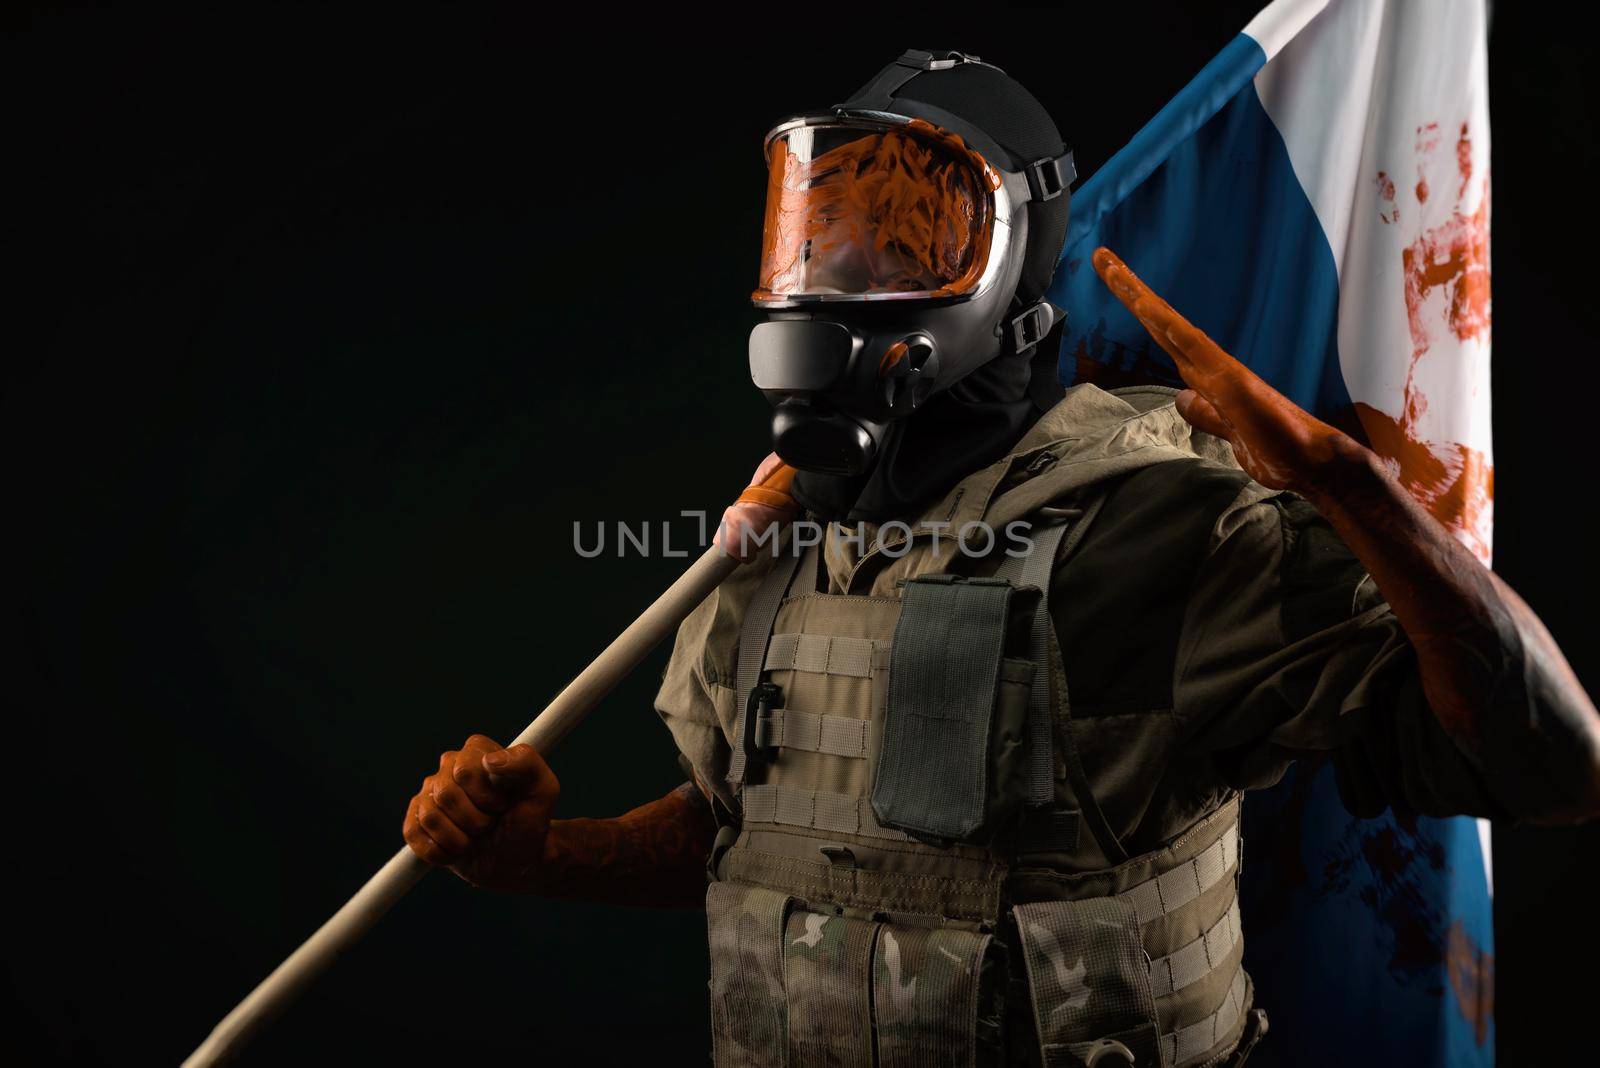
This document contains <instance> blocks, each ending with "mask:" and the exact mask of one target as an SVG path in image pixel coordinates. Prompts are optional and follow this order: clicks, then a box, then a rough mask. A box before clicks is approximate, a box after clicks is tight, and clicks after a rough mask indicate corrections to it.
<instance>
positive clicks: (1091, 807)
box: [996, 494, 1128, 864]
mask: <svg viewBox="0 0 1600 1068" xmlns="http://www.w3.org/2000/svg"><path fill="white" fill-rule="evenodd" d="M1104 503H1105V495H1104V494H1101V495H1100V496H1097V497H1095V498H1094V500H1092V501H1090V502H1089V504H1088V506H1087V507H1085V508H1084V509H1083V512H1082V514H1081V515H1079V516H1078V517H1077V518H1076V519H1073V518H1070V517H1069V518H1066V519H1065V520H1063V521H1060V522H1056V523H1055V524H1053V525H1052V526H1050V527H1047V528H1046V529H1045V530H1044V531H1043V532H1042V533H1040V534H1039V535H1038V536H1037V537H1036V538H1035V539H1034V547H1033V551H1032V552H1031V553H1028V554H1027V555H1026V556H1020V557H1016V556H1008V557H1006V559H1005V560H1004V561H1002V562H1001V565H1000V569H999V570H998V571H997V572H996V577H998V578H1004V579H1009V580H1010V581H1011V582H1012V583H1013V584H1015V585H1018V586H1036V587H1038V589H1039V606H1038V609H1037V610H1036V611H1035V613H1034V617H1033V630H1032V648H1031V650H1030V653H1031V656H1032V658H1033V662H1034V665H1035V670H1034V676H1033V691H1032V693H1031V694H1030V700H1029V705H1028V743H1029V755H1028V804H1029V805H1030V806H1031V807H1034V808H1042V807H1044V806H1047V805H1049V804H1050V803H1051V802H1052V801H1053V800H1054V797H1055V774H1054V772H1055V769H1054V765H1053V762H1052V760H1051V738H1052V734H1053V731H1052V725H1053V724H1052V720H1053V716H1052V715H1051V708H1050V661H1051V658H1050V633H1051V626H1050V580H1051V577H1052V576H1053V574H1054V572H1055V569H1056V567H1057V565H1058V564H1059V562H1060V561H1061V560H1065V559H1066V558H1067V557H1069V556H1071V555H1072V552H1073V550H1074V549H1076V548H1077V547H1078V545H1079V544H1080V543H1081V542H1082V541H1083V537H1084V535H1085V534H1086V533H1088V530H1089V526H1090V524H1091V523H1093V522H1094V519H1095V517H1096V516H1097V515H1099V514H1100V507H1101V505H1102V504H1104ZM1058 696H1059V702H1058V703H1059V705H1060V708H1061V716H1062V718H1063V719H1064V720H1065V721H1066V723H1064V724H1063V729H1062V732H1061V737H1062V758H1063V763H1064V764H1065V766H1066V772H1067V781H1068V782H1069V783H1070V784H1071V786H1072V792H1073V794H1074V795H1075V796H1076V797H1077V799H1078V805H1079V807H1080V808H1081V809H1082V811H1083V817H1084V820H1085V821H1086V822H1087V823H1088V824H1089V830H1090V832H1091V833H1093V835H1094V837H1095V841H1096V842H1098V843H1099V845H1100V849H1101V851H1102V852H1104V853H1105V855H1106V857H1107V859H1109V860H1111V861H1112V862H1113V863H1117V864H1120V863H1121V862H1122V861H1124V860H1127V859H1128V853H1127V850H1126V849H1124V848H1123V846H1122V843H1121V842H1120V841H1119V840H1118V839H1117V836H1116V832H1115V831H1113V830H1112V829H1111V822H1110V821H1109V820H1107V819H1106V816H1105V813H1104V812H1103V811H1102V810H1101V808H1100V804H1099V802H1097V801H1096V800H1095V798H1094V794H1093V792H1092V791H1091V790H1090V788H1089V776H1088V774H1087V773H1086V772H1085V771H1084V768H1083V760H1082V758H1081V757H1080V756H1079V755H1078V747H1077V745H1076V744H1075V742H1074V739H1073V735H1072V729H1071V720H1072V702H1071V698H1070V695H1069V693H1068V690H1067V683H1066V679H1065V677H1063V678H1062V680H1061V693H1060V694H1059V695H1058Z"/></svg>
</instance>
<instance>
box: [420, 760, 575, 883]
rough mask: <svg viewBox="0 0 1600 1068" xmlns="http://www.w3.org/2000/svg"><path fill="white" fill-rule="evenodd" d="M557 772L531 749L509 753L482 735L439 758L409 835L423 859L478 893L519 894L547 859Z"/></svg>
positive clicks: (557, 789)
mask: <svg viewBox="0 0 1600 1068" xmlns="http://www.w3.org/2000/svg"><path fill="white" fill-rule="evenodd" d="M560 796H561V784H560V782H559V781H557V779H556V776H555V772H553V771H551V770H550V766H549V765H548V764H546V763H545V762H544V758H543V757H541V756H540V755H539V754H538V752H537V751H535V750H534V748H533V746H531V745H514V746H512V747H511V748H510V749H503V748H501V747H500V745H499V744H498V743H496V742H494V741H493V740H492V739H490V738H487V737H485V736H484V735H481V734H474V735H473V736H472V737H471V738H468V739H467V740H466V743H465V744H464V745H462V747H461V748H460V749H459V750H451V751H450V752H448V753H445V754H444V755H443V756H441V757H440V758H439V770H438V771H436V772H434V773H433V774H432V775H429V776H428V777H427V778H426V779H423V780H422V789H421V790H419V791H418V792H417V795H416V796H415V797H413V798H412V799H411V804H410V805H409V806H408V807H407V808H406V818H405V824H404V826H403V831H402V833H403V834H404V835H405V840H406V844H407V845H409V846H410V847H411V850H412V852H414V853H416V854H417V856H419V857H421V858H422V859H423V860H425V861H427V862H428V863H429V864H433V865H435V866H438V867H448V868H449V869H450V870H451V871H454V872H455V873H456V874H457V875H459V876H461V877H462V878H463V879H465V880H467V881H468V882H470V883H472V884H474V885H476V886H489V887H500V888H506V889H511V888H514V887H518V886H521V885H523V884H525V883H526V882H527V881H528V878H529V875H530V873H531V872H532V871H533V870H534V869H536V868H537V867H538V866H539V863H540V861H541V860H542V859H543V857H544V848H545V838H546V836H547V835H548V834H549V831H550V812H551V810H552V809H554V808H555V804H556V799H557V798H558V797H560Z"/></svg>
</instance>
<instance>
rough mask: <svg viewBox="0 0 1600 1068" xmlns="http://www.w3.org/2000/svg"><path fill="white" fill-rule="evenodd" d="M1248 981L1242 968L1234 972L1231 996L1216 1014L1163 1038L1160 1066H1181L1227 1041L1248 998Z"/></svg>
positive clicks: (1229, 993)
mask: <svg viewBox="0 0 1600 1068" xmlns="http://www.w3.org/2000/svg"><path fill="white" fill-rule="evenodd" d="M1249 982H1250V981H1249V979H1248V978H1246V976H1245V974H1244V969H1243V968H1237V969H1235V970H1234V973H1233V982H1232V983H1230V984H1229V986H1228V996H1227V997H1226V998H1224V999H1223V1002H1222V1005H1221V1006H1220V1007H1219V1008H1218V1009H1217V1011H1216V1012H1214V1013H1212V1014H1211V1015H1210V1016H1207V1017H1206V1018H1205V1019H1203V1020H1201V1021H1199V1022H1198V1023H1192V1024H1190V1025H1189V1026H1188V1027H1180V1028H1179V1029H1178V1030H1176V1031H1169V1032H1168V1033H1166V1034H1164V1035H1162V1036H1161V1063H1162V1064H1178V1063H1180V1062H1182V1061H1186V1060H1190V1059H1192V1058H1195V1057H1198V1056H1200V1055H1201V1054H1202V1053H1204V1052H1206V1051H1207V1050H1209V1049H1210V1048H1211V1047H1213V1046H1215V1045H1216V1044H1217V1043H1219V1042H1221V1041H1222V1040H1223V1039H1225V1038H1227V1037H1228V1035H1229V1034H1231V1033H1232V1032H1233V1029H1234V1027H1236V1026H1237V1025H1238V1023H1239V1017H1240V1015H1241V1014H1242V1013H1243V1012H1244V1006H1245V999H1246V996H1247V995H1248V994H1249V992H1250V991H1249Z"/></svg>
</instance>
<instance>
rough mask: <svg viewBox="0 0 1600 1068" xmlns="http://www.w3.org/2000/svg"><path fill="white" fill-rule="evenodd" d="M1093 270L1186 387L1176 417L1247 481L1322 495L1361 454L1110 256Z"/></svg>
mask: <svg viewBox="0 0 1600 1068" xmlns="http://www.w3.org/2000/svg"><path fill="white" fill-rule="evenodd" d="M1094 269H1095V272H1096V273H1097V274H1099V275H1100V278H1101V280H1102V281H1104V282H1105V284H1106V285H1107V286H1109V287H1110V289H1111V292H1112V293H1114V294H1116V297H1117V299H1118V300H1120V301H1122V303H1123V304H1125V305H1126V306H1127V308H1128V310H1129V311H1130V312H1132V313H1133V315H1134V318H1136V319H1138V320H1139V322H1140V324H1141V325H1143V326H1144V328H1145V329H1146V330H1148V331H1149V332H1150V336H1151V337H1153V338H1154V339H1155V341H1156V344H1158V345H1160V346H1161V347H1162V348H1163V349H1165V350H1166V352H1167V354H1168V355H1170V356H1171V357H1172V359H1173V361H1174V362H1175V363H1176V364H1177V365H1178V373H1179V374H1180V375H1182V376H1183V381H1184V384H1185V385H1187V386H1188V387H1189V388H1188V389H1186V390H1184V391H1183V392H1182V393H1179V394H1178V411H1179V412H1180V413H1181V414H1182V415H1183V417H1184V418H1185V419H1187V420H1188V421H1189V422H1190V423H1191V424H1192V425H1194V426H1195V427H1198V428H1199V429H1200V430H1203V431H1205V432H1206V433H1208V434H1215V435H1216V436H1217V437H1219V438H1224V439H1226V440H1227V441H1228V442H1229V443H1230V444H1231V445H1232V446H1233V453H1234V456H1235V457H1237V459H1238V461H1239V466H1240V467H1243V468H1244V470H1245V472H1246V473H1247V474H1248V475H1249V476H1250V477H1251V478H1253V479H1255V480H1256V481H1257V482H1259V483H1261V484H1262V485H1263V486H1270V487H1272V488H1273V489H1289V490H1295V491H1297V492H1300V493H1303V494H1306V495H1307V496H1316V495H1317V494H1318V493H1319V491H1322V490H1324V489H1325V488H1326V486H1325V483H1326V482H1327V481H1328V477H1329V473H1330V468H1332V467H1333V466H1335V465H1334V464H1333V461H1336V460H1343V461H1348V460H1350V459H1352V458H1356V457H1359V456H1360V454H1361V453H1365V452H1366V451H1367V449H1366V448H1365V446H1363V445H1362V444H1361V443H1360V442H1358V441H1356V440H1355V439H1354V438H1352V437H1350V436H1349V435H1348V434H1345V433H1344V432H1342V431H1340V430H1337V429H1335V428H1334V427H1331V426H1329V425H1328V424H1327V423H1324V422H1323V421H1322V420H1320V419H1318V418H1317V417H1316V416H1314V415H1312V414H1311V413H1310V412H1307V411H1306V410H1305V409H1304V408H1301V407H1300V406H1299V405H1297V404H1295V403H1294V402H1293V401H1291V400H1290V399H1289V398H1287V397H1285V396H1284V395H1283V394H1282V393H1279V392H1278V391H1277V390H1275V389H1273V388H1272V387H1271V386H1269V385H1267V384H1266V383H1265V382H1263V381H1262V380H1261V379H1260V378H1258V377H1257V376H1256V375H1255V374H1254V373H1253V372H1252V371H1251V370H1250V369H1249V368H1248V367H1246V366H1245V365H1244V364H1242V363H1240V362H1239V361H1238V360H1236V359H1234V358H1233V357H1232V356H1230V355H1229V354H1228V353H1227V352H1225V351H1223V349H1222V347H1221V346H1220V345H1218V344H1217V343H1216V342H1215V341H1212V340H1211V339H1210V338H1209V337H1207V336H1206V335H1205V333H1204V332H1203V331H1201V330H1200V329H1199V328H1197V327H1196V326H1194V324H1192V323H1190V322H1189V320H1187V319H1185V318H1184V317H1183V316H1182V315H1179V314H1178V313H1177V312H1176V311H1174V310H1173V308H1172V306H1171V305H1169V304H1168V303H1167V302H1166V301H1164V300H1162V299H1161V298H1160V297H1158V296H1156V294H1155V293H1154V292H1152V291H1151V289H1150V287H1149V286H1147V285H1145V284H1144V282H1142V281H1140V280H1139V277H1138V276H1137V275H1135V274H1134V273H1133V272H1132V271H1131V270H1129V269H1128V265H1127V264H1125V263H1123V262H1122V261H1121V260H1120V259H1118V258H1117V256H1116V254H1115V253H1114V252H1112V251H1111V250H1110V249H1108V248H1099V249H1096V250H1095V253H1094Z"/></svg>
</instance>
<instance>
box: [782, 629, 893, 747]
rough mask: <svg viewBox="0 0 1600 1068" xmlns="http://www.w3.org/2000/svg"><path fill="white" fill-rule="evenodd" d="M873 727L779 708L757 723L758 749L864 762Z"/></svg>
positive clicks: (849, 719) (860, 721)
mask: <svg viewBox="0 0 1600 1068" xmlns="http://www.w3.org/2000/svg"><path fill="white" fill-rule="evenodd" d="M774 641H776V638H774ZM871 726H872V724H871V722H870V721H869V720H864V719H855V718H853V717H851V716H830V715H827V714H825V713H817V712H802V711H800V710H799V709H795V708H775V709H773V710H772V711H770V712H765V713H763V714H762V715H761V718H760V719H759V720H757V721H756V746H757V747H758V748H761V749H798V750H801V751H802V752H806V753H828V754H831V755H832V756H842V757H850V758H852V759H861V760H864V759H866V756H867V740H868V734H869V733H870V731H869V729H870V728H871Z"/></svg>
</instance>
